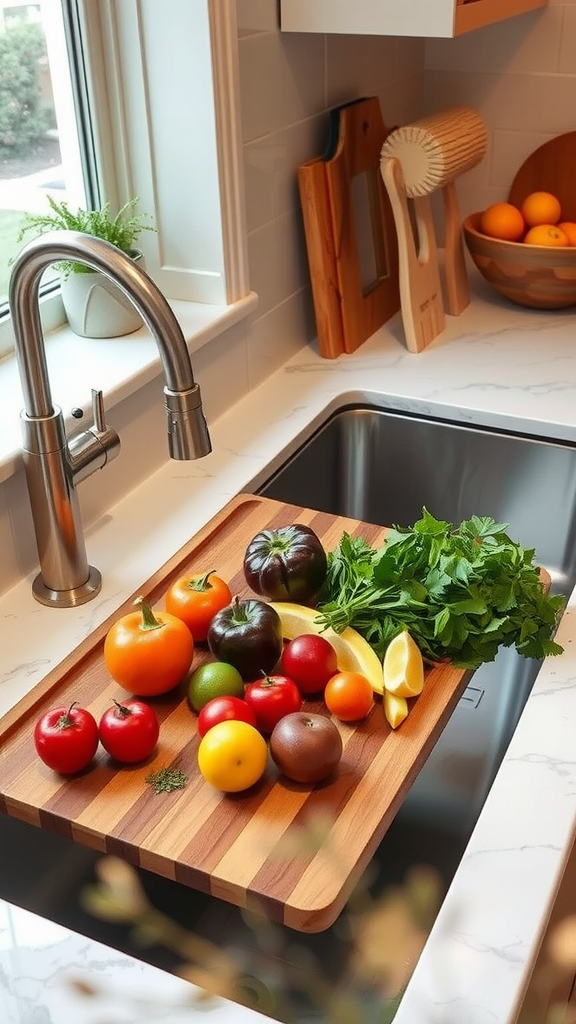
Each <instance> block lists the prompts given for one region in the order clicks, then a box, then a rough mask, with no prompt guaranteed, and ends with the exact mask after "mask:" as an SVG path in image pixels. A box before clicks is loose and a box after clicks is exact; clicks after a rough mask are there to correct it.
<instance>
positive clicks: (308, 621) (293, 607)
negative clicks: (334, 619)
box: [270, 601, 384, 693]
mask: <svg viewBox="0 0 576 1024" xmlns="http://www.w3.org/2000/svg"><path fill="white" fill-rule="evenodd" d="M270 603H271V606H272V608H275V609H276V611H277V612H278V615H279V616H280V621H281V623H282V636H283V637H284V639H285V640H294V638H295V637H297V636H302V634H303V633H317V634H319V635H320V636H323V637H324V638H325V639H326V640H327V641H328V643H330V644H332V646H333V648H334V650H335V651H336V658H337V660H338V670H339V671H340V672H359V673H360V674H361V675H363V676H366V678H367V679H368V680H369V682H370V685H371V687H372V689H373V690H374V691H375V692H376V693H383V692H384V680H383V678H382V662H381V661H380V658H379V657H378V655H377V654H376V653H375V651H373V650H372V648H371V647H370V644H369V643H368V641H367V640H365V639H364V637H363V636H360V633H357V632H356V630H355V629H352V627H351V626H347V627H346V629H344V630H343V631H342V632H341V633H336V632H335V631H334V630H333V629H330V628H328V629H323V628H322V625H321V624H319V623H317V622H315V621H314V620H315V619H316V618H317V617H318V612H317V610H316V609H315V608H307V607H306V606H305V605H302V604H293V603H292V602H290V601H276V602H274V601H271V602H270Z"/></svg>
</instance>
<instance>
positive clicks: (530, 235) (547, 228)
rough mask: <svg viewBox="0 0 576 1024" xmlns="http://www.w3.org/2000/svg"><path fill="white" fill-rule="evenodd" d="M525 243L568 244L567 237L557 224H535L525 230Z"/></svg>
mask: <svg viewBox="0 0 576 1024" xmlns="http://www.w3.org/2000/svg"><path fill="white" fill-rule="evenodd" d="M524 244H525V245H554V246H561V245H562V246H566V245H569V244H570V243H569V241H568V237H567V235H565V234H564V232H563V231H561V230H560V228H559V227H558V225H557V224H536V225H535V227H533V228H530V230H529V231H527V232H526V237H525V238H524Z"/></svg>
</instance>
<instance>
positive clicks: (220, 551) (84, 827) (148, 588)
mask: <svg viewBox="0 0 576 1024" xmlns="http://www.w3.org/2000/svg"><path fill="white" fill-rule="evenodd" d="M294 522H301V523H306V524H308V525H309V526H311V527H312V529H314V530H315V532H316V533H317V534H318V536H319V537H320V538H321V539H322V541H323V543H324V545H325V547H326V548H327V549H330V548H333V547H335V546H336V544H337V542H338V540H339V538H340V536H341V534H342V532H343V531H344V530H347V531H348V532H349V533H351V534H356V535H362V536H364V537H365V538H366V540H367V541H368V542H369V543H371V544H374V545H376V544H378V543H379V542H380V541H381V540H382V538H383V536H384V534H385V532H386V531H385V530H383V529H382V528H380V527H376V526H371V525H367V524H364V523H359V522H357V521H356V520H352V519H344V518H339V517H336V516H331V515H328V514H325V513H320V512H315V511H311V510H309V509H303V508H300V507H295V506H293V505H286V504H283V503H281V502H276V501H271V500H269V499H266V498H260V497H254V496H252V495H240V496H238V497H236V498H235V499H233V500H232V501H231V502H230V503H229V504H228V505H227V506H226V507H225V508H224V509H223V510H222V511H221V512H220V513H219V514H218V515H217V516H216V517H215V518H214V519H213V520H211V522H210V523H209V524H208V525H207V526H206V527H205V528H204V529H203V530H201V531H200V532H199V533H198V534H197V535H196V536H195V537H193V538H192V539H191V540H190V541H189V542H188V543H187V544H186V545H184V547H183V548H182V549H181V550H180V551H179V552H178V553H177V554H176V555H175V556H174V557H173V558H172V559H171V560H170V561H169V562H167V563H166V565H164V566H163V567H162V568H161V569H160V570H159V571H158V572H157V573H156V574H155V575H154V576H152V577H151V578H150V579H149V580H148V581H147V582H146V583H145V584H144V586H143V587H142V588H141V590H140V591H139V592H138V593H141V594H143V595H144V596H146V597H147V598H148V599H149V600H150V601H151V602H152V603H153V604H154V605H155V606H156V607H158V608H162V607H163V595H164V593H165V591H166V589H167V587H168V586H169V585H170V583H171V582H172V581H173V580H175V579H177V578H178V577H179V576H181V575H184V574H186V573H187V572H189V571H192V572H205V571H208V570H209V569H215V570H216V571H217V572H218V574H219V575H221V576H223V577H224V578H226V579H228V580H229V581H230V585H231V589H232V592H233V593H235V594H239V595H240V596H245V597H247V596H254V595H253V594H252V593H251V591H250V590H249V589H248V587H247V585H246V582H245V580H244V576H243V572H242V558H243V553H244V550H245V548H246V546H247V544H248V542H249V541H250V540H251V539H252V537H253V536H254V535H255V534H256V533H257V532H258V531H259V530H261V529H264V528H274V527H278V526H283V525H288V524H289V523H294ZM136 596H137V594H134V595H133V596H132V597H131V598H130V599H129V600H127V601H126V602H125V604H124V605H122V607H121V608H119V609H117V611H116V612H115V613H114V614H113V615H112V616H110V618H109V619H108V620H107V621H106V622H104V623H103V624H102V625H101V626H100V627H98V629H97V630H95V632H94V633H92V634H91V635H90V637H88V638H87V640H85V641H84V642H83V643H82V644H81V645H80V646H79V647H78V648H77V649H76V650H75V651H73V652H72V653H71V654H70V655H69V656H68V658H66V659H65V661H64V662H62V664H61V665H59V666H58V667H57V668H55V669H54V670H53V671H52V672H51V673H50V674H49V675H48V676H47V677H46V678H45V679H44V680H43V681H42V682H40V683H39V684H38V685H37V686H36V687H35V688H34V689H33V690H32V691H31V692H30V694H28V695H27V696H26V697H25V698H24V699H23V700H22V701H20V703H19V704H18V705H17V706H16V707H15V708H13V709H12V710H11V711H10V712H9V713H8V714H7V715H6V716H5V717H4V718H3V719H1V720H0V810H1V811H3V812H4V813H7V814H10V815H13V816H14V817H17V818H20V819H22V820H24V821H27V822H30V823H32V824H34V825H38V826H39V827H41V828H45V829H50V830H52V831H55V832H58V833H59V834H60V835H64V836H67V837H69V838H71V839H73V840H75V841H77V842H79V843H83V844H85V845H87V846H90V847H92V848H94V849H96V850H101V851H102V852H103V853H106V852H107V853H111V854H116V855H118V856H120V857H123V858H124V859H125V860H127V861H129V862H130V863H132V864H136V865H140V866H141V867H142V868H146V869H147V870H149V871H155V872H157V873H158V874H160V875H163V876H165V877H167V878H171V879H175V880H177V881H178V882H181V883H183V884H185V885H188V886H191V887H193V888H196V889H199V890H201V891H203V892H208V893H211V894H213V895H214V896H216V897H219V898H220V899H223V900H227V901H228V902H230V903H233V904H236V905H238V906H241V907H244V906H248V905H249V906H252V907H254V908H256V907H258V908H259V909H260V910H261V912H262V913H264V914H265V915H266V916H268V917H269V918H271V919H272V920H275V921H282V922H284V923H285V924H287V925H289V926H290V927H292V928H295V929H298V930H301V931H310V932H313V931H321V930H322V929H324V928H327V927H328V926H329V925H330V924H331V923H332V922H333V921H334V920H335V918H336V917H337V916H338V914H339V913H340V911H341V910H342V908H343V906H344V904H345V902H346V899H347V897H348V895H349V893H350V890H351V888H352V886H353V884H354V883H355V882H356V881H357V880H358V878H359V876H360V874H361V873H362V871H363V869H364V868H365V867H366V865H367V864H368V862H369V860H370V859H371V857H372V855H373V854H374V852H375V850H376V847H377V846H378V844H379V843H380V841H381V839H382V837H383V835H384V833H385V832H386V829H387V828H388V826H389V825H390V823H391V821H392V819H393V818H394V815H395V814H396V812H397V810H398V808H399V807H400V805H401V803H402V801H403V799H404V796H405V794H406V792H407V790H408V789H409V787H410V785H411V783H412V782H413V781H414V778H415V777H416V775H417V773H418V771H419V770H420V768H421V767H422V765H423V763H424V761H425V760H426V757H427V756H428V754H429V753H430V751H431V749H432V747H433V746H434V743H435V742H436V740H437V738H438V736H439V734H440V732H441V730H442V729H443V727H444V725H445V724H446V722H447V720H448V718H449V716H450V714H451V712H452V710H453V708H454V707H455V705H456V703H457V701H458V699H459V697H460V695H461V693H462V691H463V690H464V688H465V686H466V683H467V681H468V679H469V678H470V675H471V673H466V672H462V671H461V670H457V669H454V668H452V667H450V666H447V665H446V666H440V667H437V668H434V669H430V670H429V671H428V673H427V678H426V685H425V689H424V692H423V694H422V695H421V696H420V697H419V698H418V699H417V700H416V701H415V703H414V706H413V708H412V709H411V712H410V714H409V716H408V718H407V719H406V721H405V722H404V723H403V725H402V726H401V727H400V728H399V729H398V730H397V731H396V732H393V731H392V730H391V729H390V727H389V726H388V724H387V722H386V720H385V718H384V714H383V709H382V703H381V700H380V699H378V701H377V703H376V705H375V707H374V709H373V711H372V712H371V713H370V715H369V717H368V718H367V719H365V720H364V721H363V722H361V723H359V724H357V725H345V724H339V728H340V731H341V733H342V737H343V741H344V754H343V757H342V761H341V763H340V766H339V768H338V770H337V772H336V773H335V775H334V776H333V777H332V778H331V779H330V780H328V781H327V782H325V783H323V784H320V785H318V786H316V787H314V788H310V787H307V786H304V785H301V784H297V783H292V782H289V781H288V780H285V779H283V778H280V777H279V775H278V772H277V770H276V768H275V766H274V764H273V763H272V762H271V761H270V763H269V765H268V768H267V770H266V773H265V775H264V777H263V779H262V780H261V781H260V782H259V783H258V784H257V785H256V786H254V787H252V789H250V790H248V791H246V792H245V793H240V794H236V795H233V796H230V795H224V794H222V793H219V792H217V791H216V790H214V789H213V788H212V787H211V786H210V785H209V784H208V783H206V782H204V780H203V779H202V777H201V776H200V773H199V771H198V768H197V763H196V753H197V748H198V742H199V740H198V736H197V734H196V724H195V723H196V718H195V715H194V713H193V712H192V711H191V709H190V707H189V705H188V702H187V700H186V692H185V686H184V685H183V686H182V687H181V688H180V689H177V690H175V691H173V692H172V693H171V694H168V695H167V696H165V697H161V698H155V699H154V700H153V704H154V707H155V709H156V711H157V713H158V716H159V719H160V723H161V725H160V740H159V745H158V748H157V751H156V752H155V754H154V755H153V757H152V758H151V759H150V760H149V761H148V762H147V763H145V764H143V765H138V766H136V767H119V766H118V765H116V764H114V763H113V762H112V761H111V760H110V758H109V757H108V756H107V755H106V753H105V752H104V751H103V750H102V748H99V752H98V754H97V757H96V760H95V762H94V763H93V765H92V766H91V767H89V768H88V769H86V771H85V772H83V773H80V774H79V775H77V776H74V777H69V778H62V777H60V776H58V775H56V774H55V773H54V772H52V771H51V770H50V769H48V768H47V767H46V766H45V765H43V764H42V762H41V761H40V760H39V759H38V758H37V756H36V753H35V750H34V745H33V739H32V734H33V729H34V725H35V723H36V721H37V719H38V718H39V717H40V716H41V715H42V714H43V713H44V712H45V711H47V710H49V709H50V708H52V707H55V706H58V705H60V704H63V705H69V704H71V703H72V701H74V700H75V701H78V702H79V704H80V705H81V706H83V707H86V708H88V709H89V710H90V711H91V712H92V713H93V714H94V716H95V717H96V719H98V718H99V717H100V715H101V714H102V713H103V711H104V710H105V709H106V708H107V707H109V706H110V705H111V703H112V698H116V699H118V700H122V699H123V698H126V693H125V692H124V691H123V690H122V689H121V688H120V687H118V686H117V685H116V684H115V683H114V682H112V680H111V679H110V678H109V676H108V675H107V673H106V670H105V668H104V663H103V656H102V651H103V643H104V637H105V635H106V632H107V631H108V629H109V627H110V626H111V624H112V622H113V621H115V619H116V618H118V617H119V616H120V615H121V614H125V613H126V612H127V611H130V610H132V602H133V599H134V598H135V597H136ZM208 658H209V654H208V653H207V651H206V650H201V649H200V648H199V647H198V648H197V650H196V652H195V660H194V666H195V667H196V666H197V665H198V664H200V663H201V661H203V660H208ZM307 706H308V707H309V710H312V711H320V712H323V713H327V712H326V710H325V709H324V708H323V706H322V705H320V704H309V705H307ZM165 765H173V766H175V767H179V768H182V769H183V770H184V771H185V772H186V773H187V775H188V784H187V786H186V787H185V788H184V789H182V790H177V791H175V792H173V793H168V794H166V793H165V794H160V795H156V794H154V793H153V791H152V789H151V787H150V786H149V785H148V784H147V783H146V781H145V777H146V775H147V774H148V772H149V771H150V770H151V769H154V770H155V769H159V768H161V767H164V766H165ZM315 816H316V818H317V820H318V817H320V816H321V818H322V820H323V821H324V822H326V823H327V834H326V838H325V840H324V841H323V843H322V844H321V846H320V849H318V850H316V851H315V850H312V849H310V848H306V849H304V847H303V846H302V844H301V845H300V848H299V849H298V852H296V853H294V849H295V848H294V843H293V842H292V840H293V839H294V838H295V837H297V836H298V835H299V834H300V830H301V829H302V826H305V825H306V824H307V823H309V822H311V821H313V820H314V818H315ZM286 841H288V842H289V844H290V850H291V852H290V853H289V854H288V853H287V852H286V850H287V847H286V845H285V844H286ZM309 845H310V844H308V847H309ZM283 847H284V852H283Z"/></svg>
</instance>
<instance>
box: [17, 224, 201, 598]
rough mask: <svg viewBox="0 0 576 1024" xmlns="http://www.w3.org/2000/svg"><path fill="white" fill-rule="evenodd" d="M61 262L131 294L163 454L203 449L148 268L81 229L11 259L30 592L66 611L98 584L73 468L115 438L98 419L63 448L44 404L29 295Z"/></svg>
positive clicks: (181, 348)
mask: <svg viewBox="0 0 576 1024" xmlns="http://www.w3.org/2000/svg"><path fill="white" fill-rule="evenodd" d="M61 261H71V262H74V263H84V264H85V265H86V266H87V267H89V268H90V269H91V270H96V271H99V272H100V273H101V274H104V275H105V277H107V278H109V279H110V281H112V282H113V283H114V284H115V285H117V286H118V287H119V288H120V289H121V290H122V292H124V294H125V295H126V296H127V297H128V298H129V299H130V300H131V302H132V303H133V304H134V306H136V308H137V310H138V312H139V313H140V314H141V316H142V319H143V320H144V323H145V324H146V325H147V327H148V328H149V330H150V332H151V334H152V336H153V338H154V340H155V342H156V344H157V346H158V351H159V353H160V358H161V361H162V366H163V369H164V377H165V381H166V385H165V388H164V395H165V405H166V422H167V432H168V441H169V449H170V455H171V457H172V458H175V459H197V458H201V457H203V456H204V455H208V454H209V452H210V450H211V445H210V437H209V434H208V428H207V425H206V420H205V418H204V411H203V409H202V400H201V397H200V388H199V386H198V384H197V383H196V382H195V380H194V374H193V371H192V364H191V362H190V355H189V353H188V348H187V346H186V340H185V338H184V335H183V334H182V331H181V329H180V325H179V324H178V321H177V320H176V317H175V316H174V313H173V312H172V309H171V307H170V305H169V303H168V302H167V300H166V299H165V297H164V296H163V295H162V293H161V292H160V291H159V289H158V288H157V286H156V285H155V283H154V282H153V281H152V279H151V278H150V277H149V276H148V274H146V273H145V271H143V270H142V268H141V267H140V266H139V265H138V264H137V263H136V262H135V261H134V260H132V259H131V258H130V257H129V256H127V255H126V254H125V253H123V252H121V251H120V249H118V248H116V246H114V245H112V244H111V243H110V242H106V241H104V240H103V239H101V238H95V237H94V236H92V235H85V234H82V233H81V232H75V231H54V232H51V233H49V234H46V235H42V236H40V237H39V238H36V239H34V240H33V241H32V242H29V243H28V245H26V246H24V248H23V249H22V251H21V252H20V253H19V255H18V256H17V257H16V260H15V261H14V266H13V270H12V275H11V278H10V289H9V294H10V307H11V311H12V318H13V324H14V334H15V339H16V355H17V359H18V367H19V371H20V379H21V383H22V392H23V395H24V410H23V412H22V417H21V419H22V429H23V435H24V445H23V451H24V464H25V468H26V477H27V482H28V490H29V493H30V503H31V506H32V515H33V518H34V528H35V532H36V540H37V544H38V553H39V556H40V576H39V577H38V578H37V580H36V581H35V584H34V587H33V590H34V594H35V596H36V597H37V599H38V600H40V601H42V602H43V603H45V604H54V605H60V606H64V607H68V606H71V605H75V604H81V603H83V602H84V601H87V600H90V598H91V597H94V596H95V594H96V593H97V592H98V590H99V588H100V583H99V573H98V572H97V570H94V569H92V568H91V567H90V566H89V565H88V562H87V559H86V554H85V545H84V538H83V536H82V533H81V525H80V518H79V512H78V502H77V497H76V493H75V474H79V470H78V466H79V464H80V463H81V464H82V479H84V478H85V477H86V476H88V475H89V474H90V472H93V471H94V470H95V469H96V468H99V467H100V466H102V465H103V464H105V462H106V458H108V459H110V458H113V457H114V455H115V454H116V453H117V451H118V447H119V443H118V439H117V437H116V435H115V434H114V431H112V430H110V429H109V428H106V427H105V425H103V423H102V422H97V423H96V424H95V425H94V426H93V427H92V428H90V430H89V431H85V432H84V433H83V434H81V435H79V436H78V437H75V438H73V439H71V441H70V444H69V443H68V442H67V440H66V436H65V431H64V420H63V417H62V413H61V411H60V409H59V408H58V407H57V406H54V405H53V402H52V394H51V389H50V381H49V376H48V366H47V360H46V349H45V345H44V338H43V334H42V325H41V322H40V310H39V301H38V291H39V286H40V278H41V276H42V274H43V272H44V270H45V269H46V268H47V267H48V266H49V265H50V264H51V263H58V262H61ZM100 420H102V417H101V416H100Z"/></svg>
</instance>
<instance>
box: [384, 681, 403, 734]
mask: <svg viewBox="0 0 576 1024" xmlns="http://www.w3.org/2000/svg"><path fill="white" fill-rule="evenodd" d="M383 704H384V714H385V716H386V721H387V722H388V724H389V726H390V727H391V728H392V729H397V728H398V726H399V725H402V722H403V721H404V719H405V718H406V716H407V714H408V701H407V700H406V697H397V696H396V694H395V693H388V691H387V690H385V691H384V701H383Z"/></svg>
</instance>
